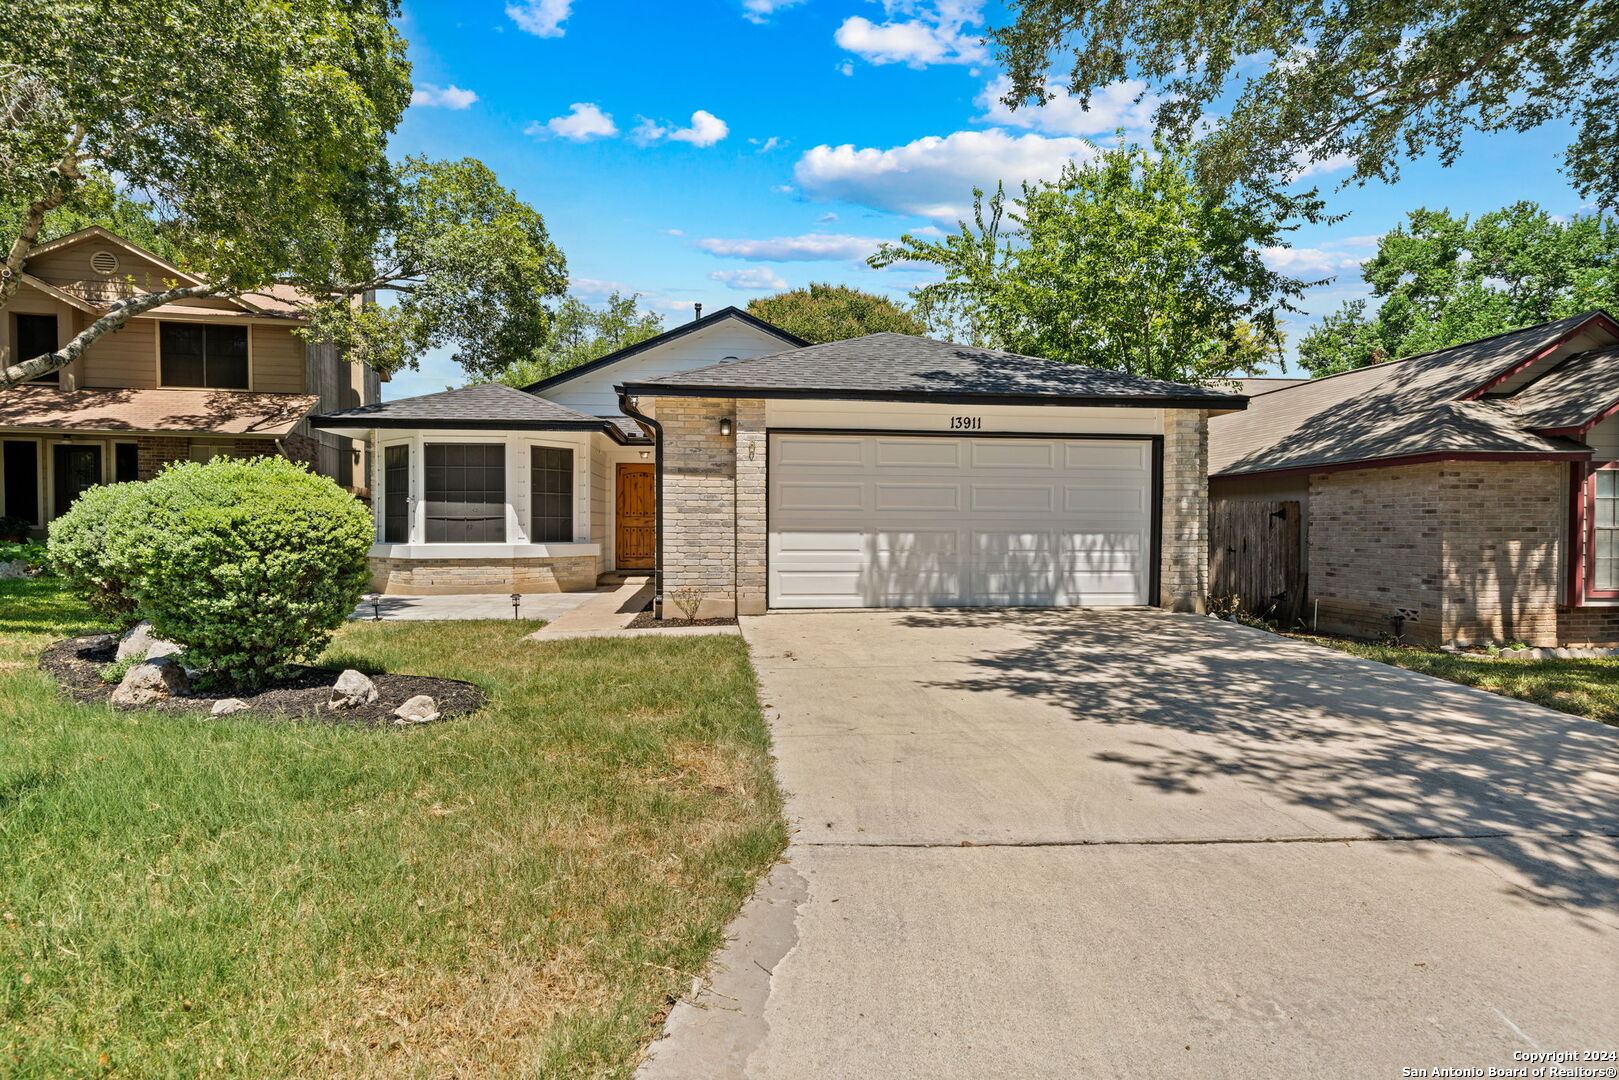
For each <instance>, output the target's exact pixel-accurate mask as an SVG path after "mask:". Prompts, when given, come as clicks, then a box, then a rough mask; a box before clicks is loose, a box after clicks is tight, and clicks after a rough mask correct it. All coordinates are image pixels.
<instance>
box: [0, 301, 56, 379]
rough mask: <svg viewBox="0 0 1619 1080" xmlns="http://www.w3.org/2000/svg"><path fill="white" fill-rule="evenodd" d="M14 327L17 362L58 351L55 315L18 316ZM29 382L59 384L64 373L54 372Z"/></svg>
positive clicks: (13, 339) (13, 341)
mask: <svg viewBox="0 0 1619 1080" xmlns="http://www.w3.org/2000/svg"><path fill="white" fill-rule="evenodd" d="M14 326H15V331H16V332H15V334H14V336H13V337H12V339H11V340H12V343H13V344H14V346H15V348H14V350H13V352H14V359H15V361H16V362H18V363H21V362H22V361H24V360H32V359H33V358H34V357H36V356H41V355H43V354H45V353H48V352H54V351H55V350H56V316H55V315H18V316H16V322H15V324H14ZM29 381H30V382H37V383H59V382H61V381H62V373H61V372H60V371H53V372H51V373H50V374H49V375H41V376H40V377H39V378H37V379H30V380H29Z"/></svg>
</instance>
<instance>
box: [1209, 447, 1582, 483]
mask: <svg viewBox="0 0 1619 1080" xmlns="http://www.w3.org/2000/svg"><path fill="white" fill-rule="evenodd" d="M1590 457H1591V451H1589V450H1560V451H1556V452H1552V453H1540V452H1531V451H1526V452H1524V453H1521V454H1514V453H1507V452H1504V451H1478V452H1476V453H1468V452H1465V451H1458V450H1449V451H1440V452H1437V453H1432V454H1407V455H1405V456H1404V457H1390V458H1369V459H1366V460H1363V461H1345V462H1340V463H1338V464H1335V465H1301V466H1299V467H1298V468H1296V469H1266V470H1264V471H1263V472H1245V473H1215V474H1214V475H1213V476H1211V477H1209V479H1210V480H1246V479H1248V478H1249V477H1255V476H1265V477H1271V476H1312V475H1314V474H1316V473H1330V472H1352V471H1354V470H1356V469H1392V468H1395V467H1397V466H1400V465H1427V464H1430V463H1432V462H1435V461H1575V462H1578V461H1587V460H1589V459H1590Z"/></svg>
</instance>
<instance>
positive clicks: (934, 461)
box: [873, 438, 962, 470]
mask: <svg viewBox="0 0 1619 1080" xmlns="http://www.w3.org/2000/svg"><path fill="white" fill-rule="evenodd" d="M873 444H874V450H875V453H874V454H873V458H874V464H875V465H876V466H877V467H878V468H880V469H881V468H889V467H895V468H902V469H950V470H955V469H959V468H961V457H962V446H961V444H960V443H959V442H956V441H955V440H953V439H884V438H878V439H874V440H873Z"/></svg>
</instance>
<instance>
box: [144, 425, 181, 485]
mask: <svg viewBox="0 0 1619 1080" xmlns="http://www.w3.org/2000/svg"><path fill="white" fill-rule="evenodd" d="M135 447H136V449H135V456H136V460H137V465H136V467H137V469H138V470H139V476H140V478H141V479H142V480H150V479H151V478H152V477H154V476H156V475H157V474H158V470H160V469H162V468H163V466H165V465H167V464H168V463H169V462H171V461H189V460H190V458H191V440H190V439H188V438H184V437H180V438H173V437H170V436H167V435H153V436H148V437H143V438H139V439H136V440H135Z"/></svg>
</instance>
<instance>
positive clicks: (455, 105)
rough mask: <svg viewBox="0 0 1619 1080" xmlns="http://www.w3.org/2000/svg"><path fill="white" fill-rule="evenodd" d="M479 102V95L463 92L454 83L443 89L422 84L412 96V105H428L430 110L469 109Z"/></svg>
mask: <svg viewBox="0 0 1619 1080" xmlns="http://www.w3.org/2000/svg"><path fill="white" fill-rule="evenodd" d="M477 100H478V95H477V94H474V93H473V92H472V91H471V90H463V89H461V88H460V87H459V86H456V85H455V84H454V83H451V84H450V85H449V86H446V87H443V88H440V87H437V86H434V85H433V84H432V83H422V84H420V85H418V86H417V87H416V89H415V90H413V91H412V92H411V95H410V103H411V104H412V105H426V106H428V107H429V108H440V109H467V108H471V106H472V104H473V103H474V102H476V101H477Z"/></svg>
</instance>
